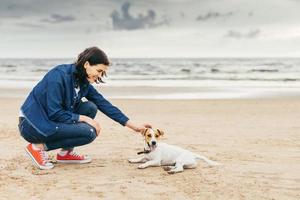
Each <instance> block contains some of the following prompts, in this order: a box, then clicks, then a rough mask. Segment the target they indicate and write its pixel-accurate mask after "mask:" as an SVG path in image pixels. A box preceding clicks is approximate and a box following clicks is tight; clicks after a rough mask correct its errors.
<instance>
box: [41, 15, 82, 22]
mask: <svg viewBox="0 0 300 200" xmlns="http://www.w3.org/2000/svg"><path fill="white" fill-rule="evenodd" d="M75 20H76V19H75V17H74V16H72V15H59V14H52V15H51V16H50V19H42V20H41V21H42V22H48V23H62V22H72V21H75Z"/></svg>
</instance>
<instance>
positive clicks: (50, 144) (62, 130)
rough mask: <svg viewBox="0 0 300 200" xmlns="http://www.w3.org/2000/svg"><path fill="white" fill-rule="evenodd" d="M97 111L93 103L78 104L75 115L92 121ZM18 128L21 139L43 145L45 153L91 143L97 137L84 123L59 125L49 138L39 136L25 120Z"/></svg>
mask: <svg viewBox="0 0 300 200" xmlns="http://www.w3.org/2000/svg"><path fill="white" fill-rule="evenodd" d="M97 110H98V109H97V106H96V105H95V104H94V103H92V102H90V101H87V102H80V103H79V105H78V106H77V108H76V110H75V113H77V114H80V115H86V116H88V117H90V118H92V119H94V118H95V116H96V114H97ZM18 126H19V131H20V133H21V135H22V137H23V138H24V139H25V140H26V141H28V142H30V143H35V144H39V143H43V144H45V148H46V150H47V151H50V150H54V149H59V148H63V149H71V148H74V147H76V146H81V145H85V144H88V143H91V142H92V141H93V140H94V139H95V138H96V137H97V135H96V129H95V128H94V127H92V126H91V125H89V124H87V123H84V122H78V123H75V124H63V123H61V124H60V125H59V129H58V131H57V132H56V133H54V134H53V135H51V136H49V137H45V136H43V135H41V134H40V133H39V132H38V131H36V129H35V128H34V127H32V126H31V125H30V123H29V122H28V121H27V120H26V119H25V118H20V121H19V125H18Z"/></svg>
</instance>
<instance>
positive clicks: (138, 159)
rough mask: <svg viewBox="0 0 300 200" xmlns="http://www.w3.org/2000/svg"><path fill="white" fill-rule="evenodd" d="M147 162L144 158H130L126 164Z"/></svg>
mask: <svg viewBox="0 0 300 200" xmlns="http://www.w3.org/2000/svg"><path fill="white" fill-rule="evenodd" d="M147 160H148V159H147V158H145V157H140V158H131V159H128V162H130V163H144V162H146V161H147Z"/></svg>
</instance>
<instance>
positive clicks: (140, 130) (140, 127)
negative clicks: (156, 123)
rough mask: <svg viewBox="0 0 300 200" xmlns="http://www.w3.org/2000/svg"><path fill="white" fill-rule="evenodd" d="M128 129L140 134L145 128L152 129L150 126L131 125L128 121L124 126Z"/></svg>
mask: <svg viewBox="0 0 300 200" xmlns="http://www.w3.org/2000/svg"><path fill="white" fill-rule="evenodd" d="M125 126H127V127H128V128H131V129H132V130H134V131H135V132H142V131H143V130H145V129H146V128H152V125H151V124H147V123H146V124H142V125H136V124H135V123H133V122H132V121H130V120H128V121H127V123H126V125H125Z"/></svg>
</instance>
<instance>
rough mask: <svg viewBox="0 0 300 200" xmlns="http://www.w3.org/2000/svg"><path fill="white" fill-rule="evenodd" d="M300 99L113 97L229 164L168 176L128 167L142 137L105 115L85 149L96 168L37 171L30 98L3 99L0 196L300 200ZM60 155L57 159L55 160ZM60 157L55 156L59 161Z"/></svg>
mask: <svg viewBox="0 0 300 200" xmlns="http://www.w3.org/2000/svg"><path fill="white" fill-rule="evenodd" d="M299 100H300V99H299V98H296V97H293V98H279V97H276V98H265V99H264V98H256V99H233V100H230V99H227V100H225V99H218V100H130V99H112V100H111V101H112V103H114V104H115V105H117V106H119V107H120V108H121V110H123V111H124V112H125V113H126V114H127V115H128V116H129V117H130V118H131V119H132V120H134V121H137V122H149V123H151V124H152V125H153V126H154V127H155V128H160V129H162V130H164V131H165V137H164V138H163V139H162V140H163V141H164V142H166V143H169V144H175V145H178V146H181V147H184V148H186V149H189V150H191V151H193V152H196V153H198V154H202V155H204V156H207V157H209V158H210V159H213V160H216V161H218V162H220V163H222V164H223V165H222V166H218V167H208V166H207V165H206V164H205V163H203V162H201V161H199V163H198V167H197V168H196V169H192V170H185V171H184V172H183V173H180V174H175V175H168V174H167V173H166V172H165V171H163V169H162V168H160V167H156V168H148V169H144V170H139V169H137V165H135V164H130V163H128V162H127V159H128V158H132V157H135V156H136V152H138V151H140V150H142V148H143V141H142V137H141V136H140V135H139V134H136V133H133V132H132V131H131V130H129V129H127V128H124V127H122V126H120V125H119V124H117V123H115V122H113V121H112V120H110V119H108V118H107V117H106V116H104V115H103V114H102V113H100V112H98V115H97V119H98V120H99V121H100V122H101V124H102V132H101V134H100V136H99V137H98V138H97V139H96V140H95V141H94V142H93V143H91V144H90V145H87V146H83V147H79V148H77V150H78V151H79V152H81V153H84V154H88V155H90V156H91V157H92V158H93V162H92V163H91V164H84V165H64V164H56V165H55V168H54V169H52V170H48V171H41V170H38V169H36V168H35V167H34V166H33V165H32V163H31V160H30V159H29V158H28V157H27V156H26V155H25V151H24V147H25V145H26V144H27V143H26V141H25V140H23V139H22V138H21V137H20V135H19V132H18V129H17V116H18V110H19V107H20V105H21V103H22V102H23V98H20V97H19V96H18V95H17V96H15V97H5V96H4V97H1V98H0V104H1V107H0V113H1V115H0V116H1V118H0V119H1V120H0V144H1V147H0V153H1V159H0V194H1V195H0V199H12V200H13V199H20V198H22V199H45V200H46V199H51V200H53V199H67V200H68V199H70V200H71V199H72V200H74V199H78V200H79V199H80V200H82V199H90V200H91V199H172V200H173V199H180V200H184V199H203V200H207V199H232V200H233V199H270V200H271V199H279V200H283V199H284V200H287V199H291V200H292V199H295V200H296V199H300V101H299ZM55 153H56V152H55V151H52V152H50V153H49V154H50V155H51V156H52V157H54V156H55ZM53 159H54V158H53Z"/></svg>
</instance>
